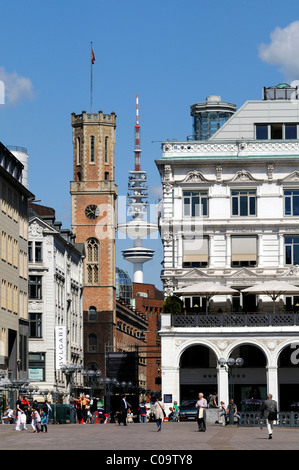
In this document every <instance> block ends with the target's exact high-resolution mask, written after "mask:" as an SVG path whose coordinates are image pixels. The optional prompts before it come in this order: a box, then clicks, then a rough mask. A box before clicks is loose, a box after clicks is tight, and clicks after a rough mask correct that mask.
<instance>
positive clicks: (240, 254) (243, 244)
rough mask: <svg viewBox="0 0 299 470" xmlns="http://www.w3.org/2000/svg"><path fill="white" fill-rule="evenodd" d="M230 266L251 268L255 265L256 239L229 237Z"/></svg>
mask: <svg viewBox="0 0 299 470" xmlns="http://www.w3.org/2000/svg"><path fill="white" fill-rule="evenodd" d="M231 250H232V251H231V261H232V266H252V265H255V264H256V263H257V237H245V236H240V237H237V236H236V237H231Z"/></svg>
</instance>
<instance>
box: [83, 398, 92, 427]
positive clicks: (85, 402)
mask: <svg viewBox="0 0 299 470" xmlns="http://www.w3.org/2000/svg"><path fill="white" fill-rule="evenodd" d="M89 402H90V399H89V395H86V396H85V395H84V393H83V394H82V396H81V413H82V414H81V416H82V419H83V423H84V424H86V423H87V411H88V409H89Z"/></svg>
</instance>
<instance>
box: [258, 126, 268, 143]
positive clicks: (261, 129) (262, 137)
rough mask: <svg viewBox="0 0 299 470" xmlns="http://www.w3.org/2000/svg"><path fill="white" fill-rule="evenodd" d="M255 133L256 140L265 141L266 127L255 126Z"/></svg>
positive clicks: (266, 137) (266, 135)
mask: <svg viewBox="0 0 299 470" xmlns="http://www.w3.org/2000/svg"><path fill="white" fill-rule="evenodd" d="M255 133H256V139H257V140H267V139H268V125H267V124H257V125H256V126H255Z"/></svg>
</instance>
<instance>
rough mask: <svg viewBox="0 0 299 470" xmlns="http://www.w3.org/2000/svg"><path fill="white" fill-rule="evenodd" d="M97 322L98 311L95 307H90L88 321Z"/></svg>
mask: <svg viewBox="0 0 299 470" xmlns="http://www.w3.org/2000/svg"><path fill="white" fill-rule="evenodd" d="M96 320H97V309H96V307H94V306H93V305H92V306H90V307H88V321H92V322H94V321H96Z"/></svg>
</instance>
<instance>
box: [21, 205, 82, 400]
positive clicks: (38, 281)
mask: <svg viewBox="0 0 299 470" xmlns="http://www.w3.org/2000/svg"><path fill="white" fill-rule="evenodd" d="M28 240H29V249H28V271H29V276H28V277H29V291H28V312H29V328H30V331H29V374H28V378H29V380H30V385H31V386H33V387H35V386H38V387H39V390H40V391H41V392H43V391H45V390H49V391H52V390H54V391H55V392H56V393H58V395H59V394H61V395H62V394H64V395H65V396H66V395H68V393H69V386H70V383H69V377H66V376H65V375H64V374H63V373H62V370H61V367H60V366H61V364H59V360H60V361H63V362H64V363H65V364H66V365H67V366H69V365H70V364H73V365H76V366H80V365H81V366H83V308H82V289H83V253H82V249H81V248H82V247H81V246H80V245H78V244H76V243H75V237H74V235H73V234H72V232H71V231H70V230H67V229H62V228H61V223H60V222H56V220H55V211H54V210H53V209H51V208H48V207H45V206H40V205H38V204H33V203H31V204H30V218H29V228H28ZM57 327H59V331H58V330H57ZM60 335H61V336H60ZM60 338H62V341H61V347H60V346H59V339H60ZM59 355H61V357H60V359H59V357H58V356H59ZM81 385H82V377H81V376H80V374H78V377H74V384H73V386H74V387H75V388H76V387H78V386H79V387H80V386H81ZM65 400H66V401H67V400H68V398H65Z"/></svg>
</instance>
